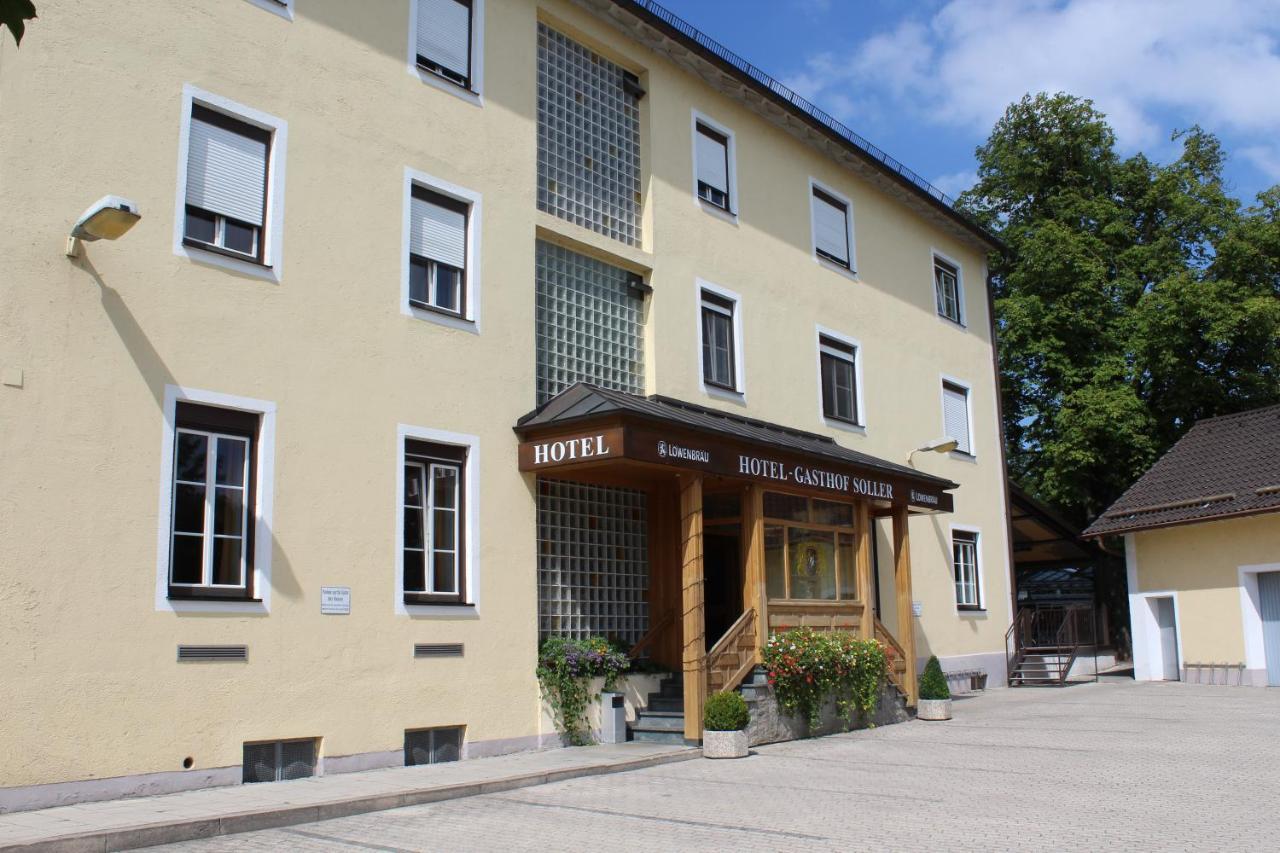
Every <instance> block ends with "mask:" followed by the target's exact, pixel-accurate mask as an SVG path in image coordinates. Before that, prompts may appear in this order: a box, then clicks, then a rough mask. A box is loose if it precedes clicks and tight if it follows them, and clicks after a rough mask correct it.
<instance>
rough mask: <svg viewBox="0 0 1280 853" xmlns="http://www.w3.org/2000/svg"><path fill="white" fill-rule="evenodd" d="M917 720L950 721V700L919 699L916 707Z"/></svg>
mask: <svg viewBox="0 0 1280 853" xmlns="http://www.w3.org/2000/svg"><path fill="white" fill-rule="evenodd" d="M916 719H917V720H949V719H951V700H950V699H921V700H920V701H919V704H917V705H916Z"/></svg>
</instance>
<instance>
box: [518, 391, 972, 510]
mask: <svg viewBox="0 0 1280 853" xmlns="http://www.w3.org/2000/svg"><path fill="white" fill-rule="evenodd" d="M515 430H516V434H517V435H518V436H519V437H520V439H521V444H520V455H519V459H520V470H521V471H526V472H537V473H543V472H546V473H548V474H559V475H567V474H569V473H571V472H572V473H574V474H575V475H581V474H585V473H589V472H593V471H597V470H598V471H599V472H600V473H605V474H607V472H609V471H617V469H618V468H619V467H626V468H634V469H637V473H638V472H639V469H643V468H651V469H652V468H658V469H661V468H663V467H665V468H667V469H668V470H670V469H677V470H684V471H690V472H692V471H696V472H700V473H703V474H708V475H716V476H721V477H726V478H732V479H740V480H749V481H753V482H757V483H760V484H762V485H766V486H770V487H772V488H775V489H783V490H789V491H800V492H806V493H810V494H813V495H820V496H825V497H829V498H836V499H839V498H844V499H846V500H853V501H866V502H868V503H869V504H870V505H871V506H873V507H876V508H879V509H883V510H885V511H888V510H890V509H892V508H894V507H899V508H901V507H906V508H907V509H908V511H910V512H916V513H921V512H924V513H934V512H951V511H952V509H953V506H954V500H953V498H952V495H951V494H949V491H950V490H952V489H955V488H957V484H956V483H953V482H951V481H950V480H946V479H943V478H940V477H933V476H930V475H928V474H924V473H921V472H919V471H916V470H915V469H913V468H909V467H907V466H905V465H898V464H895V463H893V462H886V461H885V460H883V459H877V458H876V457H874V456H868V455H867V454H865V453H858V452H857V451H855V450H849V449H848V448H846V447H842V446H840V445H839V444H837V443H836V442H835V441H834V440H833V439H831V438H828V437H826V436H822V435H817V434H815V433H809V432H803V431H800V430H796V429H791V428H790V427H785V426H780V425H778V424H771V423H766V422H764V421H758V420H754V419H751V418H744V417H740V416H736V415H733V414H730V413H726V412H721V411H717V410H714V409H708V408H705V407H703V406H698V405H695V404H693V403H686V402H683V401H680V400H674V399H671V398H669V397H662V396H658V395H653V396H650V397H637V396H634V395H632V394H626V393H623V392H621V391H612V390H607V389H604V388H598V387H596V386H593V385H587V384H584V383H579V384H576V385H574V386H572V387H570V388H568V389H566V390H565V391H563V392H561V393H560V394H559V395H557V396H556V397H554V398H552V399H551V400H548V401H547V402H546V403H543V404H542V405H541V406H539V407H538V408H537V409H535V410H534V411H532V412H530V413H529V414H527V415H525V416H524V417H523V418H521V419H520V420H519V421H518V422H517V423H516V426H515ZM877 514H878V513H877Z"/></svg>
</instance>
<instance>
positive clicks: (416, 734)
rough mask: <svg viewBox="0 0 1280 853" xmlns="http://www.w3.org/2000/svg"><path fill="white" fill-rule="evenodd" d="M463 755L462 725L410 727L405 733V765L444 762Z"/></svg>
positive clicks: (412, 765)
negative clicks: (436, 727)
mask: <svg viewBox="0 0 1280 853" xmlns="http://www.w3.org/2000/svg"><path fill="white" fill-rule="evenodd" d="M461 757H462V726H447V727H442V728H438V729H409V730H407V731H406V732H405V733H404V766H405V767H415V766H417V765H419V764H442V763H444V762H446V761H457V760H458V759H459V758H461Z"/></svg>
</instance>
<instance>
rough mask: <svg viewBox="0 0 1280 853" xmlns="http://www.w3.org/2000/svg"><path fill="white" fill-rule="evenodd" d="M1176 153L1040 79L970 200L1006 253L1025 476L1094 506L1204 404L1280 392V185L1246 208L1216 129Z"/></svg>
mask: <svg viewBox="0 0 1280 853" xmlns="http://www.w3.org/2000/svg"><path fill="white" fill-rule="evenodd" d="M1174 139H1175V140H1176V141H1179V142H1180V143H1181V145H1182V151H1181V155H1180V156H1179V157H1178V159H1177V160H1175V161H1174V162H1172V163H1169V164H1167V165H1160V164H1157V163H1153V162H1152V161H1150V160H1148V159H1147V158H1146V157H1144V156H1143V155H1141V154H1137V155H1135V156H1133V157H1130V158H1128V159H1122V158H1120V157H1119V156H1118V155H1117V154H1116V151H1115V134H1114V133H1113V132H1112V130H1111V128H1110V127H1109V126H1108V125H1107V122H1106V118H1105V116H1103V115H1102V114H1101V113H1100V112H1098V111H1097V110H1096V109H1095V108H1094V106H1093V104H1092V103H1091V102H1090V101H1088V100H1084V99H1081V98H1076V97H1073V96H1070V95H1065V94H1056V95H1048V94H1039V95H1034V96H1031V95H1028V96H1026V97H1024V98H1023V99H1022V100H1021V101H1019V102H1018V103H1016V104H1012V105H1011V106H1010V107H1009V108H1008V110H1006V112H1005V114H1004V116H1003V117H1002V118H1001V119H1000V120H999V121H998V122H997V123H996V125H995V128H994V129H993V130H992V133H991V136H990V137H989V138H988V140H987V142H986V143H985V144H984V145H982V146H980V147H979V148H978V150H977V156H978V162H979V169H978V178H979V180H978V183H977V184H976V185H975V186H974V187H973V188H972V189H971V190H969V191H968V192H966V193H965V194H964V195H963V196H961V198H960V202H959V204H960V206H961V208H962V209H964V210H967V211H968V212H970V213H971V214H972V215H974V216H975V217H977V218H978V219H979V220H980V221H982V222H983V223H984V224H985V225H986V226H987V227H988V228H991V229H992V230H993V231H995V232H997V233H999V234H1000V235H1001V237H1002V238H1003V239H1004V241H1005V242H1006V244H1007V245H1008V246H1009V248H1010V251H1009V252H1008V253H1007V254H1006V255H1005V256H1003V257H998V258H994V259H993V261H992V266H991V269H992V284H993V288H994V290H995V297H996V299H995V306H996V322H997V328H998V332H999V336H1000V341H999V345H1000V359H1001V370H1002V374H1003V375H1002V389H1001V393H1002V396H1003V400H1002V402H1003V406H1004V416H1005V432H1006V437H1007V440H1008V443H1009V447H1008V451H1009V454H1008V455H1009V463H1010V469H1011V473H1012V475H1013V476H1014V477H1015V478H1016V479H1018V480H1019V482H1021V483H1022V484H1023V485H1024V486H1026V487H1028V488H1030V489H1031V490H1032V491H1033V492H1034V493H1036V494H1037V495H1038V496H1039V497H1041V498H1043V499H1045V500H1048V501H1050V502H1051V503H1054V504H1057V505H1058V506H1060V507H1062V508H1064V509H1066V510H1068V511H1071V512H1074V514H1076V515H1078V516H1079V517H1080V518H1081V520H1085V519H1090V518H1093V517H1094V516H1096V515H1097V513H1099V512H1101V511H1102V510H1103V509H1105V508H1106V506H1107V505H1108V504H1109V503H1110V502H1111V501H1112V500H1114V499H1115V498H1116V497H1117V496H1118V495H1119V494H1120V493H1121V492H1122V491H1123V490H1124V489H1125V488H1127V487H1128V486H1129V485H1130V484H1131V483H1132V482H1133V481H1134V480H1135V479H1136V478H1137V477H1138V476H1139V475H1140V474H1141V473H1142V472H1143V471H1144V470H1145V469H1146V468H1147V467H1148V466H1149V465H1150V464H1151V463H1152V462H1153V461H1154V460H1155V459H1156V458H1157V457H1158V456H1159V454H1161V453H1163V452H1164V451H1165V450H1166V449H1168V447H1169V446H1170V445H1171V444H1172V443H1173V442H1174V441H1176V440H1177V439H1178V438H1179V437H1180V436H1181V435H1182V434H1183V432H1185V431H1186V429H1187V428H1188V427H1189V426H1190V425H1191V424H1192V423H1194V422H1195V421H1196V420H1199V419H1200V418H1204V417H1210V416H1213V415H1218V414H1226V413H1229V412H1234V411H1241V410H1244V409H1249V408H1254V407H1256V406H1261V405H1266V404H1269V403H1273V402H1277V401H1280V375H1278V370H1277V364H1278V363H1280V188H1273V189H1271V190H1268V191H1267V192H1265V193H1263V194H1261V195H1260V196H1259V197H1258V204H1257V205H1256V206H1254V207H1250V208H1247V209H1243V208H1242V207H1241V205H1240V203H1239V202H1238V201H1237V200H1235V199H1234V198H1231V197H1230V196H1229V194H1228V193H1227V191H1226V190H1225V188H1224V186H1223V181H1222V167H1223V162H1224V159H1225V154H1224V152H1223V151H1222V147H1221V145H1220V144H1219V142H1218V140H1217V138H1216V137H1214V136H1213V135H1212V134H1210V133H1207V132H1205V131H1203V130H1202V129H1200V128H1199V127H1193V128H1191V129H1190V130H1187V131H1184V132H1180V133H1177V134H1175V135H1174Z"/></svg>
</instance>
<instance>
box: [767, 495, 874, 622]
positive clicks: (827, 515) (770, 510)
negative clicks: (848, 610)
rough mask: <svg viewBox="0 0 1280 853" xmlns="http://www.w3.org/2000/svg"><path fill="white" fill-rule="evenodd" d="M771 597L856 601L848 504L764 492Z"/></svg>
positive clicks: (854, 562)
mask: <svg viewBox="0 0 1280 853" xmlns="http://www.w3.org/2000/svg"><path fill="white" fill-rule="evenodd" d="M764 516H765V525H764V561H765V588H766V591H767V592H768V595H769V598H773V599H783V598H791V599H805V600H820V601H835V600H837V599H839V600H841V601H857V600H859V596H858V570H857V563H856V561H855V558H854V535H853V534H854V530H853V506H852V504H844V503H836V502H835V501H825V500H820V499H818V498H805V497H800V496H798V495H788V494H783V493H781V492H765V493H764Z"/></svg>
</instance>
